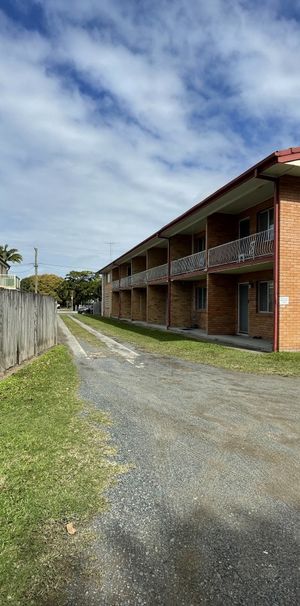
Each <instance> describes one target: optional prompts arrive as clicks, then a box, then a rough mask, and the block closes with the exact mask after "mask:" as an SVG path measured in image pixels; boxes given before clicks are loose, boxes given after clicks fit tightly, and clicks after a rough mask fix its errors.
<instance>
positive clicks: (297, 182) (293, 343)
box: [279, 177, 300, 350]
mask: <svg viewBox="0 0 300 606" xmlns="http://www.w3.org/2000/svg"><path fill="white" fill-rule="evenodd" d="M279 222H280V229H279V253H280V262H279V271H280V278H279V295H280V296H281V297H288V298H289V303H288V305H280V306H279V349H280V350H300V269H299V267H300V179H298V178H295V177H284V178H282V179H281V180H280V221H279Z"/></svg>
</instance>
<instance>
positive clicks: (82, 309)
mask: <svg viewBox="0 0 300 606" xmlns="http://www.w3.org/2000/svg"><path fill="white" fill-rule="evenodd" d="M78 313H79V314H92V313H93V306H92V305H78Z"/></svg>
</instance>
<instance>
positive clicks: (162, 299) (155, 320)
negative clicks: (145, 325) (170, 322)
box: [147, 286, 168, 326]
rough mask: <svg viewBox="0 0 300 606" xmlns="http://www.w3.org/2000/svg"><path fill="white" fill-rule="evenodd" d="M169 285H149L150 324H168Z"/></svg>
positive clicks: (148, 314) (148, 308)
mask: <svg viewBox="0 0 300 606" xmlns="http://www.w3.org/2000/svg"><path fill="white" fill-rule="evenodd" d="M167 299H168V288H167V286H148V287H147V322H149V324H162V325H164V326H165V325H166V324H167Z"/></svg>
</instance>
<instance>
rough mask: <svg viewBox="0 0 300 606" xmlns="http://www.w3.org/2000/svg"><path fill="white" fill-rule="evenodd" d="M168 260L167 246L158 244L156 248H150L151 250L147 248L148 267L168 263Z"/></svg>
mask: <svg viewBox="0 0 300 606" xmlns="http://www.w3.org/2000/svg"><path fill="white" fill-rule="evenodd" d="M167 260H168V250H167V248H159V247H158V246H156V247H155V248H149V250H147V269H151V267H156V266H158V265H163V264H164V263H167Z"/></svg>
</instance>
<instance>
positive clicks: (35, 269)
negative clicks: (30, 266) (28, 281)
mask: <svg viewBox="0 0 300 606" xmlns="http://www.w3.org/2000/svg"><path fill="white" fill-rule="evenodd" d="M38 268H39V266H38V249H37V248H35V249H34V292H35V294H36V295H37V292H38Z"/></svg>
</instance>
